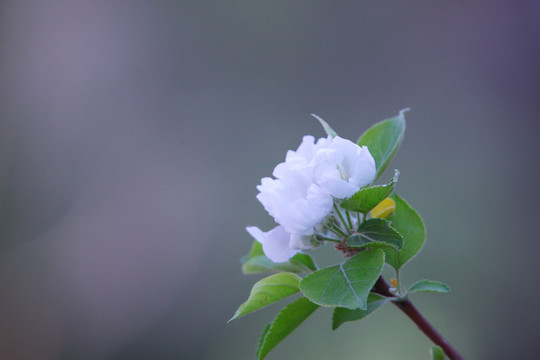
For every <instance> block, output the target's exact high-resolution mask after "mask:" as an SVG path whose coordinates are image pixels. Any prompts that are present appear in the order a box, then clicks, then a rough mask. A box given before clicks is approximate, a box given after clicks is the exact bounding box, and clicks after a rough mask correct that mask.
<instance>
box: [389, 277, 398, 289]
mask: <svg viewBox="0 0 540 360" xmlns="http://www.w3.org/2000/svg"><path fill="white" fill-rule="evenodd" d="M390 286H391V287H397V279H396V278H391V279H390Z"/></svg>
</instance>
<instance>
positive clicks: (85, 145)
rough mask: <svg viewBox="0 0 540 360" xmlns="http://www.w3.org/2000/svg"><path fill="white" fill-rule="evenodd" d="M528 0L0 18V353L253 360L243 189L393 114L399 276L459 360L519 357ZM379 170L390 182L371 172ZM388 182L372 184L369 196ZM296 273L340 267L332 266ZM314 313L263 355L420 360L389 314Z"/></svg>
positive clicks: (531, 99) (40, 11) (250, 209)
mask: <svg viewBox="0 0 540 360" xmlns="http://www.w3.org/2000/svg"><path fill="white" fill-rule="evenodd" d="M539 14H540V5H539V2H538V1H510V0H508V1H497V2H489V1H466V2H465V1H407V2H405V1H347V2H342V1H313V0H310V1H214V2H210V1H109V2H100V1H87V2H79V1H67V0H54V1H46V2H45V1H24V0H23V1H21V0H18V1H16V0H8V1H6V0H4V1H2V2H1V4H0V319H1V320H0V358H1V359H44V360H48V359H112V360H124V359H126V360H127V359H204V360H213V359H252V358H253V357H254V356H253V355H254V350H255V346H256V342H257V339H258V336H259V332H260V330H261V329H262V327H263V324H264V323H265V322H268V321H270V320H271V319H273V317H274V315H275V314H276V312H277V311H278V309H279V307H278V306H272V307H271V308H269V309H265V310H263V311H260V312H258V313H256V314H253V315H251V316H248V317H246V318H243V319H240V320H238V321H236V322H234V323H231V324H226V322H227V320H228V319H229V318H230V317H231V315H232V314H233V313H234V311H235V309H236V307H237V306H238V304H240V303H241V302H242V301H244V300H245V299H246V298H247V295H248V293H249V289H250V287H251V285H252V284H253V283H254V282H255V281H256V280H257V279H258V278H257V277H244V276H243V275H242V274H241V271H240V266H239V258H240V257H241V256H242V255H244V254H245V253H247V251H248V249H249V247H250V244H251V239H250V238H249V236H248V234H247V233H246V232H245V230H244V228H245V226H246V225H258V226H260V227H262V228H264V229H269V228H270V227H271V226H273V223H272V219H271V218H270V217H269V216H267V215H266V213H265V212H264V210H263V208H262V206H261V205H260V204H259V203H258V202H257V200H256V199H255V195H256V189H255V186H256V185H257V184H258V183H259V181H260V178H261V177H264V176H268V175H269V174H270V173H271V171H272V169H273V167H274V166H275V165H276V164H277V163H278V162H280V161H282V160H283V159H284V156H285V152H286V150H287V149H291V148H296V146H298V144H299V142H300V139H301V137H302V135H305V134H313V135H315V136H323V135H324V133H323V131H322V129H321V128H320V126H319V124H318V123H317V122H316V121H315V120H314V119H313V118H311V117H310V116H309V114H310V113H316V114H318V115H320V116H321V117H323V118H325V119H326V120H327V121H328V122H329V123H331V124H332V126H333V127H334V128H335V129H336V130H337V131H338V132H339V133H340V134H342V135H343V136H345V137H349V138H351V139H356V138H357V137H358V136H359V135H360V134H361V133H362V132H363V131H364V130H365V129H366V128H367V127H369V126H370V125H372V124H373V123H375V122H376V121H379V120H382V119H385V118H388V117H391V116H394V115H396V114H397V113H398V111H399V110H400V109H402V108H405V107H411V108H412V111H411V112H409V113H408V114H407V118H408V128H407V134H406V138H405V141H404V143H403V146H402V148H401V150H400V152H399V153H398V155H397V157H396V158H395V160H394V162H393V164H392V165H391V166H390V168H397V169H399V170H400V171H401V177H400V182H399V185H398V190H399V192H400V194H401V195H402V196H403V197H405V198H406V199H408V201H409V202H410V203H411V204H413V206H415V207H416V208H417V210H418V211H419V212H420V213H421V214H422V215H423V216H424V219H425V222H426V224H427V229H428V241H427V243H426V246H425V247H424V250H423V252H422V253H421V254H420V255H419V256H418V257H417V258H416V259H415V261H413V262H412V263H410V264H409V265H408V266H407V267H406V268H405V269H404V274H403V276H404V281H405V282H406V283H411V282H413V281H415V280H417V279H420V278H432V279H438V280H442V281H445V282H447V283H449V284H450V285H451V287H452V288H453V291H452V292H451V293H450V294H447V295H436V294H425V295H417V296H416V297H414V299H413V300H414V301H415V302H416V304H417V306H418V307H419V308H420V309H421V310H422V311H423V312H424V313H425V315H426V316H427V318H428V319H430V320H431V321H432V322H433V324H434V325H435V326H436V327H437V328H438V329H439V330H440V331H441V332H442V333H443V334H444V335H445V336H446V337H447V338H448V339H449V340H450V342H451V343H452V344H454V345H455V346H456V347H457V348H458V349H459V350H460V351H461V352H462V353H463V355H464V356H465V357H466V358H467V359H478V360H487V359H490V360H493V359H509V358H514V357H515V356H518V357H519V358H532V357H534V356H536V355H537V354H538V350H539V344H538V341H537V335H538V329H539V328H540V318H539V316H540V307H539V306H538V298H539V295H540V290H539V281H538V279H539V275H540V273H539V270H538V256H539V250H540V245H539V244H540V239H539V235H540V231H539V230H540V228H539V221H538V218H537V217H538V215H539V211H538V204H539V200H540V196H539V195H540V190H539V189H540V187H539V186H538V185H539V183H540V171H539V165H538V164H540V151H539V150H540V145H539V144H540V142H539V140H538V136H539V135H540V134H539V131H538V130H539V121H538V113H539V110H540V107H539V100H540V99H539V94H540V66H539V64H540V57H539V55H540V38H539V35H540V21H539ZM390 171H391V169H390ZM389 177H390V173H389V172H387V174H386V175H385V176H384V177H383V180H386V179H388V178H389ZM316 256H317V257H318V258H319V261H320V262H321V263H322V264H323V265H324V264H325V262H329V261H331V260H334V261H335V260H336V259H337V257H338V254H336V253H334V252H333V250H332V249H331V248H328V249H323V250H320V251H319V252H318V253H317V254H316ZM330 318H331V311H329V310H328V309H322V310H318V311H317V312H316V313H315V314H314V316H313V317H312V318H310V319H308V320H307V321H306V322H305V323H304V324H302V326H301V327H300V328H299V329H298V330H297V331H296V332H295V333H294V334H293V335H291V337H290V338H288V339H286V340H285V341H284V342H283V343H282V344H281V345H279V346H278V347H277V348H276V349H275V350H274V351H273V352H272V353H271V354H270V355H269V356H268V359H270V360H271V359H337V360H339V359H366V360H376V359H381V360H382V359H427V358H428V356H429V355H428V348H429V346H430V343H429V341H428V340H427V339H426V338H425V337H424V336H423V335H422V334H421V333H420V332H419V331H417V329H416V328H415V326H414V325H413V324H412V323H411V322H410V321H409V320H408V319H407V318H406V317H405V316H403V315H402V314H401V313H400V312H399V311H398V310H397V309H395V308H393V307H391V306H387V307H385V308H383V309H382V310H380V311H379V312H377V313H375V314H374V315H372V316H371V317H370V318H368V319H366V320H363V321H361V322H358V323H350V324H346V325H344V326H343V327H342V328H340V329H339V330H338V331H337V332H332V331H331V329H330Z"/></svg>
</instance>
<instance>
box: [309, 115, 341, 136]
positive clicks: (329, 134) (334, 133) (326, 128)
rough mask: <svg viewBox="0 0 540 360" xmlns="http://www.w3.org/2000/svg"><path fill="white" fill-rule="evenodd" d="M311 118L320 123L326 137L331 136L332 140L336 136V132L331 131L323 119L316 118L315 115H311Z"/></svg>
mask: <svg viewBox="0 0 540 360" xmlns="http://www.w3.org/2000/svg"><path fill="white" fill-rule="evenodd" d="M311 116H313V117H314V118H315V119H317V120H319V122H320V123H321V125H322V127H323V129H324V131H325V132H326V135H328V136H331V137H333V138H335V137H336V136H338V134H337V132H335V130H334V129H332V128H331V127H330V125H328V123H327V122H326V121H324V120H323V119H321V118H320V117H319V116H317V115H315V114H311Z"/></svg>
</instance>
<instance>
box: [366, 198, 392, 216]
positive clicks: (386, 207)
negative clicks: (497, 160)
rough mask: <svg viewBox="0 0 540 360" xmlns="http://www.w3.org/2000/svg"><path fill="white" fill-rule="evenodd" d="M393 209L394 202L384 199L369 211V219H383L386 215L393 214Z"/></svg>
mask: <svg viewBox="0 0 540 360" xmlns="http://www.w3.org/2000/svg"><path fill="white" fill-rule="evenodd" d="M395 209H396V203H395V202H394V200H392V199H390V198H386V199H384V200H383V201H381V202H380V203H379V204H378V205H377V206H375V207H374V208H373V209H372V210H371V217H372V218H385V217H387V216H388V215H391V214H393V213H394V210H395Z"/></svg>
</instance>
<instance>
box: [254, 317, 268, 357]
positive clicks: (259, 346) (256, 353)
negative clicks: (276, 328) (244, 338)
mask: <svg viewBox="0 0 540 360" xmlns="http://www.w3.org/2000/svg"><path fill="white" fill-rule="evenodd" d="M271 326H272V323H268V324H266V325H265V326H264V329H263V331H262V333H261V336H259V341H258V342H257V351H256V352H255V356H256V357H257V359H259V354H260V352H261V348H262V347H263V345H264V339H265V338H266V335H267V334H268V331H270V327H271Z"/></svg>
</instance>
